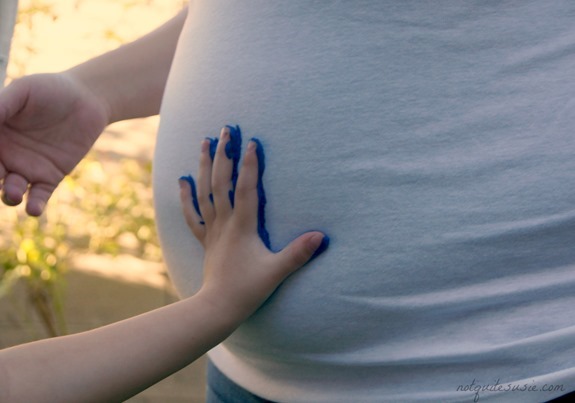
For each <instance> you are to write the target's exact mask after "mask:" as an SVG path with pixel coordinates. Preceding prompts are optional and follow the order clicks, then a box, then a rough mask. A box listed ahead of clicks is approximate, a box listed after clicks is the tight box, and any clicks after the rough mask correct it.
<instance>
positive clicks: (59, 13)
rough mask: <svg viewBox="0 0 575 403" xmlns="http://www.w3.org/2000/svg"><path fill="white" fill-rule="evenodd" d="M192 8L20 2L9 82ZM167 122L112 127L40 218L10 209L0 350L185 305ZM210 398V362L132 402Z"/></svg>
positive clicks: (83, 0) (61, 66) (0, 258)
mask: <svg viewBox="0 0 575 403" xmlns="http://www.w3.org/2000/svg"><path fill="white" fill-rule="evenodd" d="M185 4H186V1H184V0H20V2H19V11H18V20H17V25H16V28H15V32H14V37H13V41H12V51H11V57H10V63H9V65H8V71H7V73H8V80H7V82H8V83H9V82H10V80H12V79H15V78H17V77H20V76H22V75H26V74H35V73H45V72H58V71H61V70H65V69H67V68H69V67H72V66H74V65H76V64H78V63H81V62H83V61H84V60H87V59H89V58H91V57H93V56H95V55H98V54H101V53H103V52H106V51H107V50H111V49H114V48H116V47H118V46H121V45H122V44H124V43H127V42H129V41H131V40H133V39H136V38H138V37H139V36H141V35H143V34H145V33H147V32H149V31H151V30H153V29H154V28H156V27H158V26H159V25H161V24H162V23H163V22H165V21H166V20H168V19H170V18H171V17H172V16H174V15H175V14H176V13H177V12H178V11H179V10H181V9H182V7H184V6H185ZM157 123H158V119H157V118H155V117H153V118H148V119H138V120H132V121H128V122H122V123H117V124H114V125H112V126H110V127H109V128H108V129H107V130H106V132H105V133H104V134H103V135H102V137H101V139H100V140H99V141H98V142H97V143H96V146H95V149H94V151H93V152H92V153H90V154H89V156H88V158H87V159H86V160H85V161H84V162H83V163H82V164H81V165H80V166H79V167H78V169H77V170H76V171H74V172H73V173H72V175H70V176H69V177H68V178H67V179H66V180H65V181H64V183H63V184H62V185H61V187H60V188H59V189H58V191H57V192H56V193H55V195H54V196H53V198H52V200H51V202H50V203H49V206H48V209H47V212H46V214H45V215H44V216H43V217H42V218H41V219H31V218H27V217H26V216H25V214H24V211H23V208H21V207H19V208H7V207H4V206H1V207H0V348H5V347H8V346H11V345H15V344H19V343H23V342H27V341H31V340H36V339H40V338H44V337H50V336H55V335H61V334H66V333H75V332H78V331H82V330H87V329H91V328H94V327H97V326H101V325H104V324H107V323H110V322H114V321H117V320H121V319H123V318H126V317H129V316H133V315H135V314H138V313H141V312H145V311H148V310H151V309H154V308H156V307H159V306H162V305H165V304H167V303H170V302H173V301H174V300H175V299H176V297H175V295H174V293H173V290H172V288H171V286H170V283H169V280H168V278H167V276H166V273H165V268H164V266H163V264H162V258H161V252H160V249H159V246H158V242H157V239H156V234H155V227H154V216H153V208H152V191H151V170H152V165H151V157H152V152H153V146H154V141H155V132H156V128H157ZM135 337H137V336H136V335H135ZM151 364H152V363H151ZM203 394H204V389H203V362H202V361H200V362H199V363H197V364H195V365H192V366H191V367H190V368H188V369H186V370H184V371H182V372H180V373H178V374H176V375H174V376H172V377H171V378H169V379H167V380H165V381H163V382H162V383H160V384H158V385H157V386H155V387H153V388H150V389H149V390H147V391H145V392H144V393H142V394H140V395H138V396H137V397H135V398H133V399H131V400H130V402H162V403H163V402H175V403H177V402H184V401H185V402H200V401H203V397H202V396H203Z"/></svg>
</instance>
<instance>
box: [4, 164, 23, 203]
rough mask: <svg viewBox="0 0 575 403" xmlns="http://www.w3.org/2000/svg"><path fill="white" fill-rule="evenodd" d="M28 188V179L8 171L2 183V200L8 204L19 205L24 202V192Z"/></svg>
mask: <svg viewBox="0 0 575 403" xmlns="http://www.w3.org/2000/svg"><path fill="white" fill-rule="evenodd" d="M26 190H28V180H26V178H24V177H23V176H22V175H19V174H16V173H12V172H10V173H8V174H6V176H5V177H4V183H3V184H2V201H3V202H4V204H6V205H8V206H17V205H19V204H20V203H22V199H23V198H24V193H26Z"/></svg>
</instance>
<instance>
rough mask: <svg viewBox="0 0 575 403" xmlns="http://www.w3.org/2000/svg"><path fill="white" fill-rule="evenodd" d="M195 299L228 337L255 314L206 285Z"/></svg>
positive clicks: (223, 293)
mask: <svg viewBox="0 0 575 403" xmlns="http://www.w3.org/2000/svg"><path fill="white" fill-rule="evenodd" d="M194 298H198V299H199V300H201V301H202V304H203V306H205V307H206V310H207V311H209V312H210V314H211V315H212V316H213V317H214V319H215V320H217V321H218V322H219V324H220V326H221V328H222V330H223V331H224V332H227V333H228V335H229V334H232V333H233V332H234V330H236V329H237V328H238V327H239V326H240V325H241V324H242V323H243V322H244V321H245V320H246V319H247V318H249V317H250V316H251V314H252V313H253V310H250V309H247V308H245V307H244V306H243V304H242V303H237V301H234V300H233V299H232V298H229V297H228V296H227V295H226V293H225V292H222V291H221V290H218V289H215V288H210V287H207V286H206V285H204V286H203V287H202V288H201V289H200V291H198V292H197V293H196V295H195V296H194ZM226 337H227V336H226Z"/></svg>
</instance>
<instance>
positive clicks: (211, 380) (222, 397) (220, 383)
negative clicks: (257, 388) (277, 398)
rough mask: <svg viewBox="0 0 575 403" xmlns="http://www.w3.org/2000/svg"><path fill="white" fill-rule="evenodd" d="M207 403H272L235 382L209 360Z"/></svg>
mask: <svg viewBox="0 0 575 403" xmlns="http://www.w3.org/2000/svg"><path fill="white" fill-rule="evenodd" d="M206 403H271V402H270V401H269V400H266V399H262V398H261V397H259V396H256V395H254V394H253V393H250V392H248V391H247V390H245V389H244V388H242V387H241V386H239V385H236V384H235V383H233V382H232V381H231V380H230V379H229V378H228V377H227V376H225V375H224V374H222V373H221V372H220V370H219V369H217V368H216V366H215V365H214V364H212V362H211V361H209V360H208V385H207V390H206Z"/></svg>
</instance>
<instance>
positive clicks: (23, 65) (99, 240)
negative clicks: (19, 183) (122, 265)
mask: <svg viewBox="0 0 575 403" xmlns="http://www.w3.org/2000/svg"><path fill="white" fill-rule="evenodd" d="M0 1H2V0H0ZM117 1H118V2H120V4H121V6H122V9H123V10H125V11H126V13H129V12H130V11H131V10H132V9H134V8H136V7H138V6H140V7H147V6H153V5H160V4H163V2H165V0H117ZM170 1H171V2H172V3H174V5H175V6H176V7H184V6H185V4H186V3H187V0H170ZM84 3H87V0H74V2H73V5H74V7H75V8H76V9H79V8H80V7H82V6H83V5H84ZM116 4H117V3H116ZM59 5H60V6H61V5H62V3H59V2H58V1H57V0H20V7H19V11H18V19H17V27H16V32H15V43H17V44H18V49H17V50H18V52H13V57H12V60H11V64H12V68H13V70H12V71H13V73H12V76H21V75H24V74H26V73H28V72H29V71H28V69H27V66H28V61H29V60H30V59H31V58H33V56H34V55H35V54H36V53H37V51H38V49H37V46H38V45H37V39H38V37H39V36H40V35H42V33H41V32H37V30H35V29H34V27H35V25H38V23H39V22H42V21H45V20H46V19H47V20H49V21H59V20H58V18H59V16H58V10H59V8H58V6H59ZM114 17H115V18H120V17H121V16H116V15H115V16H114ZM110 24H111V25H107V26H102V30H101V32H100V33H99V34H98V33H97V35H96V37H98V38H100V40H104V41H108V42H110V46H112V47H113V46H117V45H118V44H120V43H124V42H125V41H126V40H128V39H126V38H124V36H123V35H122V34H121V33H119V32H118V31H117V29H119V28H120V26H121V25H122V24H118V23H117V21H116V20H114V21H110ZM40 25H41V24H40ZM124 25H125V24H124ZM110 27H111V28H110ZM13 50H15V49H14V47H13ZM101 161H102V155H98V154H96V153H92V154H91V155H90V156H89V157H88V158H87V159H85V160H84V161H83V162H82V163H81V164H80V165H79V166H78V167H77V169H76V170H75V171H74V172H73V173H72V175H70V176H68V177H66V178H65V180H64V181H63V183H62V184H61V185H60V187H59V188H58V190H57V191H56V192H55V194H54V196H53V197H52V199H51V201H50V203H49V204H48V207H47V209H46V212H45V214H44V215H43V216H42V217H41V218H39V219H37V218H30V217H27V216H26V214H25V213H24V211H23V209H22V208H5V207H3V208H1V209H0V224H1V225H0V298H2V297H3V296H6V295H8V294H9V293H10V292H11V291H12V290H13V289H14V286H15V285H16V284H23V285H24V287H25V289H26V295H27V297H28V300H29V302H30V304H31V306H32V307H33V308H34V310H35V311H36V313H37V314H38V316H39V318H40V319H41V320H42V323H43V324H44V327H45V329H46V331H47V333H48V334H49V335H50V336H55V335H60V334H65V333H66V326H65V322H64V320H63V314H62V312H63V309H62V306H63V291H64V287H65V273H66V270H67V269H68V267H69V266H70V264H71V262H72V257H73V256H75V255H81V254H83V253H97V254H106V255H116V254H120V253H129V254H133V255H135V256H137V257H139V258H142V259H146V260H151V261H160V248H159V245H158V241H157V238H156V233H155V226H154V218H153V207H152V193H151V164H150V163H149V162H140V161H133V160H126V161H120V162H117V163H115V164H106V165H105V166H104V165H103V164H102V163H101ZM112 166H113V167H112ZM110 167H112V168H111V169H112V170H114V172H106V171H105V170H108V169H110Z"/></svg>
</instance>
